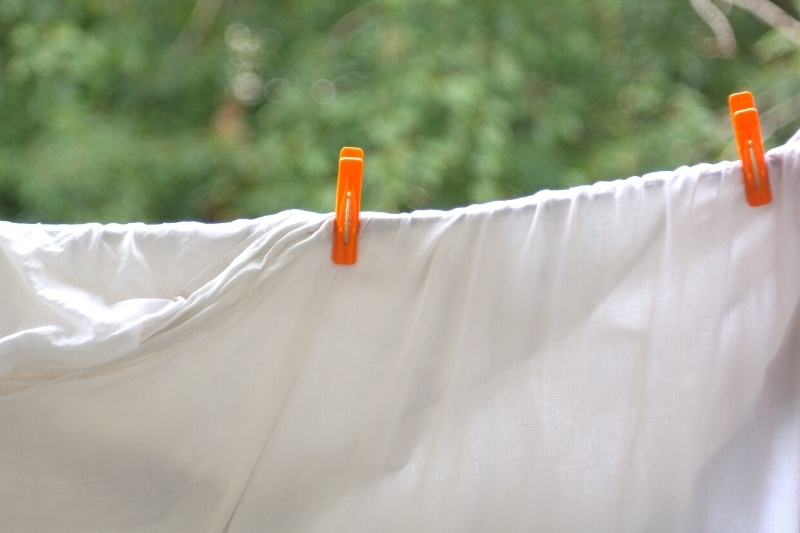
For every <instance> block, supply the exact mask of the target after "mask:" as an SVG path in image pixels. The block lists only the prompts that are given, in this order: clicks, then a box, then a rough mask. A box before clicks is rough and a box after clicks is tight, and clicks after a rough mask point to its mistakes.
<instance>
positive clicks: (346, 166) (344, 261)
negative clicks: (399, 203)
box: [331, 147, 364, 265]
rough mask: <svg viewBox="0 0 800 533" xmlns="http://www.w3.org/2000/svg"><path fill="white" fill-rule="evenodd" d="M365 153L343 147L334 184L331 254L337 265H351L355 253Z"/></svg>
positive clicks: (356, 249) (354, 258)
mask: <svg viewBox="0 0 800 533" xmlns="http://www.w3.org/2000/svg"><path fill="white" fill-rule="evenodd" d="M363 173H364V151H363V150H362V149H361V148H350V147H345V148H342V151H341V152H340V153H339V177H338V178H337V181H336V218H335V219H334V223H333V252H332V254H331V257H332V259H333V262H334V263H336V264H337V265H352V264H353V263H355V262H356V255H357V252H358V217H359V214H360V212H361V180H362V176H363Z"/></svg>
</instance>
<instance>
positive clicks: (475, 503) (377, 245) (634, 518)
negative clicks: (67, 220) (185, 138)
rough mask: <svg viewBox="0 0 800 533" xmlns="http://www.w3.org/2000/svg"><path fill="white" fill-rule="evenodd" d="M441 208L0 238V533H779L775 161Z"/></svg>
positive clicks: (781, 319)
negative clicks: (753, 167)
mask: <svg viewBox="0 0 800 533" xmlns="http://www.w3.org/2000/svg"><path fill="white" fill-rule="evenodd" d="M767 161H768V163H769V165H770V182H771V187H772V194H773V199H772V202H771V203H770V204H768V205H765V206H761V207H758V208H752V207H750V206H749V205H748V204H747V202H746V201H745V198H744V193H743V185H742V175H741V165H740V163H738V162H737V163H720V164H716V165H699V166H696V167H692V168H688V167H684V168H681V169H678V170H676V171H675V172H662V173H656V174H651V175H648V176H645V177H642V178H638V177H636V178H631V179H628V180H624V181H616V182H612V183H598V184H595V185H592V186H585V187H578V188H575V189H570V190H568V191H556V192H552V191H545V192H540V193H538V194H536V195H534V196H532V197H530V198H523V199H519V200H513V201H504V202H494V203H489V204H485V205H478V206H472V207H467V208H463V209H456V210H453V211H448V212H440V211H422V212H416V213H411V214H395V215H388V214H377V213H361V217H360V235H359V252H358V254H359V256H358V262H357V263H356V264H354V265H352V266H338V265H335V264H334V263H333V262H332V261H331V259H330V257H331V239H332V234H333V224H332V221H331V216H330V215H320V214H314V213H307V212H301V211H288V212H285V213H281V214H278V215H274V216H267V217H264V218H261V219H258V220H252V221H237V222H231V223H226V224H218V225H205V224H199V223H177V224H164V225H152V226H150V225H143V224H130V225H106V226H101V225H96V224H86V225H73V226H59V225H24V224H14V223H0V301H2V306H0V523H2V528H1V529H2V530H3V531H38V532H46V531H59V532H61V531H137V532H141V531H243V532H251V531H308V532H311V531H315V532H337V531H342V532H352V531H398V532H400V531H402V532H405V531H431V532H439V531H459V532H470V531H474V532H483V531H521V532H530V531H594V532H606V531H607V532H620V531H623V532H625V531H629V532H641V531H693V532H716V531H726V532H748V533H750V532H754V531H764V532H779V531H786V532H789V531H792V532H796V531H798V529H800V506H798V501H800V454H798V450H800V358H799V357H800V338H798V335H800V333H798V332H800V316H799V315H798V302H799V301H800V276H798V272H800V220H798V215H797V213H798V209H797V203H798V201H800V144H798V143H795V144H789V145H786V146H784V147H781V148H779V149H775V150H773V151H771V152H770V153H768V155H767Z"/></svg>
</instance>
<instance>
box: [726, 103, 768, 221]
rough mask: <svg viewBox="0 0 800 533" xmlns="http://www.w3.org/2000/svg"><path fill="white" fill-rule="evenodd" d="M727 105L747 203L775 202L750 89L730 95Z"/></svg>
mask: <svg viewBox="0 0 800 533" xmlns="http://www.w3.org/2000/svg"><path fill="white" fill-rule="evenodd" d="M728 107H730V110H731V120H732V121H733V133H734V136H735V137H736V147H737V148H738V150H739V159H741V160H742V174H743V175H744V192H745V195H746V196H747V203H748V204H750V205H751V206H753V207H757V206H759V205H764V204H768V203H770V202H771V201H772V191H771V190H770V186H769V171H768V169H767V161H766V159H765V158H764V143H763V141H762V139H761V125H760V124H759V121H758V110H757V109H756V104H755V99H754V98H753V95H752V94H751V93H750V92H749V91H745V92H741V93H735V94H732V95H730V97H729V98H728Z"/></svg>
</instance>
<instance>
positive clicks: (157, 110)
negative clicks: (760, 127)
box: [0, 0, 800, 222]
mask: <svg viewBox="0 0 800 533" xmlns="http://www.w3.org/2000/svg"><path fill="white" fill-rule="evenodd" d="M708 2H710V0H708ZM753 2H754V0H749V3H748V2H744V1H742V2H741V4H746V5H745V8H744V9H743V8H740V7H737V5H738V4H739V3H740V2H738V1H733V2H730V3H724V4H723V3H720V4H712V7H714V8H715V9H717V11H718V12H719V13H721V14H722V16H723V18H724V21H722V20H721V19H719V18H717V19H714V20H715V21H716V22H715V24H717V23H720V24H722V26H724V25H725V24H727V27H728V28H729V29H730V31H729V33H728V36H729V37H731V38H733V39H735V47H734V49H733V50H734V51H733V52H731V49H730V48H726V46H727V45H726V41H724V39H721V38H720V33H719V27H722V26H720V25H719V24H717V25H716V26H715V25H714V24H710V23H709V24H707V22H708V21H709V19H708V17H704V16H701V15H698V13H700V12H701V11H702V10H698V9H697V7H698V3H701V2H700V0H695V1H694V2H690V1H689V0H664V1H661V2H647V3H631V2H624V1H623V0H599V1H597V2H591V3H587V2H585V1H578V0H563V1H562V2H558V3H555V4H548V3H545V2H541V3H540V5H537V6H535V8H534V7H533V6H530V5H526V4H525V3H519V2H510V1H500V2H497V1H494V2H489V1H487V0H482V1H480V0H479V1H475V2H469V3H459V2H455V1H453V0H437V1H435V2H419V1H416V0H412V1H403V2H400V1H397V0H383V1H376V2H371V3H361V2H354V1H349V2H348V1H344V2H337V3H335V4H331V5H320V4H319V3H318V2H309V1H307V0H298V1H295V2H255V1H249V2H248V1H246V0H196V1H191V2H190V1H184V0H181V1H175V2H160V1H155V0H138V1H136V2H133V1H130V0H113V1H112V0H0V113H2V117H3V118H2V121H0V217H2V218H5V219H13V220H22V221H53V222H73V221H88V220H97V221H128V220H145V221H166V220H176V219H200V220H209V221H211V220H228V219H232V218H236V217H254V216H260V215H262V214H267V213H270V212H274V211H278V210H283V209H288V208H295V207H297V208H306V209H313V210H317V211H329V210H330V209H331V208H332V202H333V192H334V188H335V171H336V169H335V167H336V157H337V154H338V151H339V148H340V147H341V146H344V145H356V146H362V147H363V148H364V149H365V151H366V168H365V178H366V179H365V191H364V201H363V206H364V208H365V209H368V210H386V211H395V210H410V209H418V208H426V207H441V208H447V207H452V206H456V205H464V204H467V203H471V202H482V201H487V200H491V199H496V198H508V197H515V196H521V195H526V194H530V193H532V192H534V191H536V190H538V189H541V188H546V187H547V188H563V187H569V186H572V185H576V184H580V183H586V182H590V181H594V180H599V179H611V178H615V177H627V176H628V175H632V174H641V173H644V172H647V171H651V170H656V169H672V168H674V167H676V166H678V165H682V164H693V163H697V162H700V161H707V160H717V159H719V158H720V157H730V158H733V157H735V152H734V151H733V149H732V139H731V137H732V134H731V131H730V126H729V124H728V118H727V110H726V105H727V104H726V98H727V95H728V94H729V93H731V92H734V91H736V90H741V89H745V88H747V89H750V90H752V91H753V92H754V93H755V94H756V98H757V102H758V104H759V108H760V109H761V110H762V111H765V112H764V113H763V122H764V129H765V130H766V131H765V133H766V134H767V135H772V137H771V138H769V139H768V140H767V144H769V145H775V144H778V143H781V142H782V141H783V139H785V138H786V137H788V136H789V135H790V134H791V133H793V132H794V130H796V129H797V128H798V127H800V120H798V118H799V117H800V77H798V76H797V72H798V71H800V69H799V67H800V50H799V49H800V47H798V45H797V43H796V42H794V41H793V39H792V34H791V31H788V30H787V28H786V27H779V28H775V27H773V26H774V25H773V24H767V23H765V22H764V21H763V20H762V18H759V16H757V14H754V13H753V10H752V9H749V8H748V7H747V6H749V5H751V4H753ZM756 3H758V2H756ZM781 13H783V12H782V11H781Z"/></svg>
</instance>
